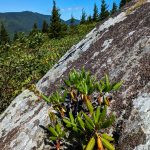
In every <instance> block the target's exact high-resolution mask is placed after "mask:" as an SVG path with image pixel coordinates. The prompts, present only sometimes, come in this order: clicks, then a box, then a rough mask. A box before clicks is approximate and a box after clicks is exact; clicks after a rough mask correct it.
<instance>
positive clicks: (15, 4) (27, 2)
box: [0, 0, 120, 20]
mask: <svg viewBox="0 0 150 150" xmlns="http://www.w3.org/2000/svg"><path fill="white" fill-rule="evenodd" d="M113 1H114V2H116V3H117V4H119V1H120V0H106V2H107V4H108V5H109V9H111V7H112V3H113ZM56 3H57V7H58V8H59V9H60V13H61V18H62V19H64V20H67V19H70V16H71V14H73V16H74V17H75V18H77V19H80V17H81V12H82V9H83V8H84V10H85V11H86V13H87V14H88V15H89V14H92V13H93V5H94V3H96V4H97V5H98V6H100V4H101V0H56ZM51 9H52V0H43V1H42V0H0V12H20V11H33V12H38V13H42V14H47V15H50V14H51Z"/></svg>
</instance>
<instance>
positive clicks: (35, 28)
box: [29, 23, 38, 36]
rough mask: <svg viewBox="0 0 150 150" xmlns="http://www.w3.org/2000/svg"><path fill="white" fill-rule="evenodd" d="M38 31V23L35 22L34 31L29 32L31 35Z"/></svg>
mask: <svg viewBox="0 0 150 150" xmlns="http://www.w3.org/2000/svg"><path fill="white" fill-rule="evenodd" d="M37 31H38V27H37V24H36V23H34V24H33V27H32V31H31V32H30V33H29V36H32V35H34V34H35V33H36V32H37Z"/></svg>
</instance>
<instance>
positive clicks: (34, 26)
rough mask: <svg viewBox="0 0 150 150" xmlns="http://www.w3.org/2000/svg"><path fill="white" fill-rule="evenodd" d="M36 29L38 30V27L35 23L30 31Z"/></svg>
mask: <svg viewBox="0 0 150 150" xmlns="http://www.w3.org/2000/svg"><path fill="white" fill-rule="evenodd" d="M37 29H38V27H37V23H34V25H33V29H32V30H34V31H36V30H37Z"/></svg>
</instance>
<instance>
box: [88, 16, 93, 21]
mask: <svg viewBox="0 0 150 150" xmlns="http://www.w3.org/2000/svg"><path fill="white" fill-rule="evenodd" d="M92 21H93V20H92V16H91V15H89V16H88V18H87V22H88V23H92Z"/></svg>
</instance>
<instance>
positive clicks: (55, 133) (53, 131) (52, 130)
mask: <svg viewBox="0 0 150 150" xmlns="http://www.w3.org/2000/svg"><path fill="white" fill-rule="evenodd" d="M48 129H49V131H50V132H51V133H52V135H53V136H56V137H58V133H57V132H56V131H55V129H54V128H53V127H51V126H50V127H48Z"/></svg>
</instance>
